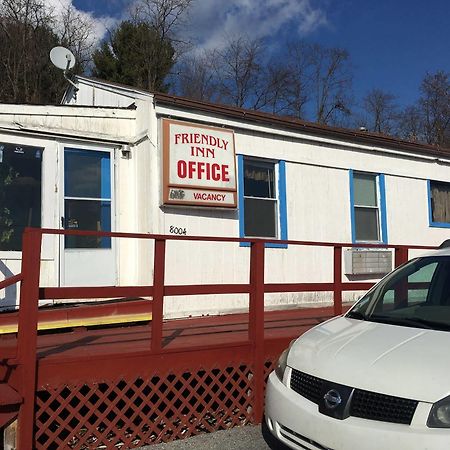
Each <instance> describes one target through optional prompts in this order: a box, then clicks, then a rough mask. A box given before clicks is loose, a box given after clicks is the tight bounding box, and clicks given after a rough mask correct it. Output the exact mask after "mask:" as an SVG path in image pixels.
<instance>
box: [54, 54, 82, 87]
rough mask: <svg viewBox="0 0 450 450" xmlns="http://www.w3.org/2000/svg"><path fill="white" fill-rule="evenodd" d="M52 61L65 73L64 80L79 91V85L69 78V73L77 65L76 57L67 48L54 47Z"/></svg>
mask: <svg viewBox="0 0 450 450" xmlns="http://www.w3.org/2000/svg"><path fill="white" fill-rule="evenodd" d="M50 61H51V62H52V63H53V65H54V66H55V67H57V68H58V69H61V70H62V71H63V75H64V78H65V79H66V80H67V81H68V82H69V83H70V84H71V85H72V86H73V87H74V89H75V92H76V91H78V87H77V85H76V84H75V83H74V82H73V81H72V80H71V79H70V78H69V77H68V76H67V71H68V70H69V69H72V67H73V66H74V65H75V56H74V55H73V53H72V52H71V51H70V50H69V49H68V48H65V47H53V48H52V49H51V51H50Z"/></svg>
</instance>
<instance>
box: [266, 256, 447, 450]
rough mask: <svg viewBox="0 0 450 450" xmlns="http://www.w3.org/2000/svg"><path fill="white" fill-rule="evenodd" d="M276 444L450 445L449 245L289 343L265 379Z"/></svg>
mask: <svg viewBox="0 0 450 450" xmlns="http://www.w3.org/2000/svg"><path fill="white" fill-rule="evenodd" d="M263 434H264V435H265V437H266V441H267V442H268V444H269V445H270V446H271V447H272V448H283V447H284V448H286V447H288V448H292V449H302V450H303V449H308V450H449V449H450V248H443V249H440V250H437V251H434V252H433V253H429V254H427V255H424V256H422V257H419V258H415V259H413V260H411V261H409V262H407V263H406V264H404V265H403V266H401V267H399V268H398V269H396V270H395V271H393V272H392V273H390V274H389V275H387V276H386V277H385V278H383V279H382V280H381V281H380V282H379V283H377V284H376V285H375V286H374V287H373V288H372V289H371V290H370V291H369V292H368V293H367V294H366V295H365V296H364V297H363V298H362V299H361V300H360V301H359V302H357V303H356V304H355V305H354V306H353V307H352V308H351V309H350V310H349V311H348V312H347V313H346V314H344V315H343V316H341V317H336V318H333V319H331V320H328V321H327V322H324V323H323V324H321V325H319V326H316V327H315V328H312V329H311V330H309V331H308V332H306V333H305V334H303V335H302V336H301V337H300V338H298V339H297V340H296V341H293V342H292V343H291V345H290V346H289V348H288V349H286V350H285V351H284V352H283V353H282V355H281V356H280V359H279V361H278V365H277V367H276V370H275V371H274V372H272V373H271V374H270V376H269V379H268V382H267V391H266V407H265V422H264V423H263Z"/></svg>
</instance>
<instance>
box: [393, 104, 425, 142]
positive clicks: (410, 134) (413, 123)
mask: <svg viewBox="0 0 450 450" xmlns="http://www.w3.org/2000/svg"><path fill="white" fill-rule="evenodd" d="M397 135H398V137H400V138H402V139H406V140H408V141H412V142H422V141H425V134H424V121H423V114H422V111H421V110H420V107H419V106H417V105H412V106H407V107H406V108H405V109H404V110H403V111H401V112H400V113H399V115H398V131H397Z"/></svg>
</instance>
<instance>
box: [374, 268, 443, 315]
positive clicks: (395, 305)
mask: <svg viewBox="0 0 450 450" xmlns="http://www.w3.org/2000/svg"><path fill="white" fill-rule="evenodd" d="M437 265H438V264H437V262H431V263H430V264H426V265H425V266H423V267H419V268H418V270H417V271H415V272H413V273H412V274H410V275H409V276H407V277H404V276H401V277H396V278H394V279H392V280H391V281H390V282H389V283H387V284H386V286H385V287H384V289H383V291H382V292H381V293H380V300H379V302H378V303H377V306H376V311H377V312H385V311H391V310H394V309H399V308H406V307H409V306H414V305H420V304H424V303H426V302H427V299H428V293H429V291H430V285H431V282H432V279H433V276H434V275H435V272H436V267H437Z"/></svg>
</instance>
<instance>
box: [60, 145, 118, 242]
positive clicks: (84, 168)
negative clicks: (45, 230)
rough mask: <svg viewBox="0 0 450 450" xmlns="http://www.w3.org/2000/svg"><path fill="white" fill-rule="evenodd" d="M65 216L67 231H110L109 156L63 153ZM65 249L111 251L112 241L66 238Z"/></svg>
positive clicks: (75, 151)
mask: <svg viewBox="0 0 450 450" xmlns="http://www.w3.org/2000/svg"><path fill="white" fill-rule="evenodd" d="M64 213H65V216H64V226H65V228H66V229H69V230H92V231H111V158H110V153H109V152H102V151H92V150H81V149H74V148H66V149H65V151H64ZM65 248H66V249H71V248H90V249H92V248H111V239H110V238H104V237H103V238H102V237H97V236H66V237H65Z"/></svg>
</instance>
